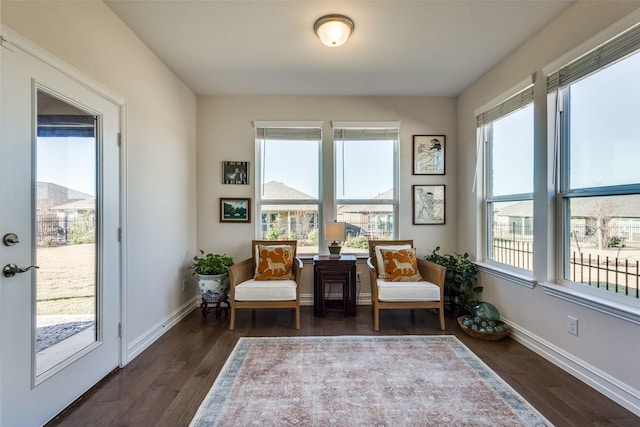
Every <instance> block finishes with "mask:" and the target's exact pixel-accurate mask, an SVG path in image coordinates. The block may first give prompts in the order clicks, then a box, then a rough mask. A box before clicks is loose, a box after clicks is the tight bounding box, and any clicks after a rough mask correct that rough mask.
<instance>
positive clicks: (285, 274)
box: [254, 245, 293, 280]
mask: <svg viewBox="0 0 640 427" xmlns="http://www.w3.org/2000/svg"><path fill="white" fill-rule="evenodd" d="M257 265H258V267H257V269H256V275H255V277H254V279H255V280H293V273H292V272H291V269H292V267H293V247H292V246H285V245H278V246H264V245H258V263H257Z"/></svg>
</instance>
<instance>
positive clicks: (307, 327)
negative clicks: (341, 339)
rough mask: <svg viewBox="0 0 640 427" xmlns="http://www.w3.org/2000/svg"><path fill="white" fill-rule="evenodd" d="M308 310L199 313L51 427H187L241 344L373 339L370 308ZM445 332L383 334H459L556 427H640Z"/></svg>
mask: <svg viewBox="0 0 640 427" xmlns="http://www.w3.org/2000/svg"><path fill="white" fill-rule="evenodd" d="M312 309H313V308H312V307H308V306H307V307H303V308H302V316H301V317H302V321H301V322H302V325H301V328H300V331H296V330H295V328H294V316H293V312H292V311H291V310H258V311H257V312H255V313H252V311H251V310H242V311H240V312H239V313H238V316H237V323H236V330H235V331H233V332H231V331H229V321H228V319H226V320H225V319H218V320H216V319H215V318H214V317H215V316H213V315H211V316H209V319H208V320H207V322H203V321H202V319H201V317H200V311H199V310H194V311H193V312H192V313H191V314H190V315H189V316H187V318H185V319H184V320H182V321H181V322H180V323H179V324H178V325H176V326H175V327H174V328H172V329H171V330H170V331H168V332H167V333H166V334H165V335H164V336H162V337H161V338H160V339H159V340H158V341H157V342H155V343H154V344H153V345H152V346H151V347H150V348H148V349H147V350H146V351H145V352H143V353H142V354H141V355H139V356H138V357H137V358H135V359H134V360H133V361H132V362H130V363H129V364H128V365H127V366H125V367H124V368H123V369H120V370H118V371H116V372H114V373H112V374H111V375H109V376H108V377H107V378H105V379H104V380H103V381H102V382H101V383H100V384H98V385H97V386H96V387H94V388H93V389H92V390H90V391H89V392H88V393H86V394H85V396H83V397H82V398H81V399H79V400H78V401H77V402H76V403H75V404H74V405H72V406H71V407H70V408H68V409H67V410H66V411H64V412H63V413H62V414H60V415H59V416H58V417H57V418H56V419H54V420H53V421H52V422H51V423H49V425H51V426H89V425H90V426H172V427H175V426H187V425H188V424H189V422H190V421H191V419H192V417H193V415H194V414H195V412H196V410H197V409H198V407H199V406H200V403H201V402H202V400H203V399H204V397H205V395H206V394H207V392H208V391H209V389H210V388H211V385H212V384H213V382H214V380H215V379H216V376H217V375H218V372H219V371H220V369H221V368H222V366H223V365H224V363H225V361H226V359H227V357H228V355H229V354H230V353H231V350H232V349H233V348H234V346H235V344H236V342H237V340H238V338H239V337H244V336H296V335H307V336H309V335H374V332H373V316H372V312H371V309H370V307H368V306H359V307H358V315H357V317H355V318H353V317H352V318H344V317H342V315H341V314H340V313H338V312H332V313H329V314H328V315H327V316H326V317H324V318H317V317H314V316H313V312H312ZM446 320H447V330H446V331H445V332H442V331H440V330H439V329H438V319H437V316H436V315H434V314H432V313H430V312H428V311H426V310H416V311H415V312H413V313H412V312H410V311H396V310H387V311H385V312H383V313H381V318H380V332H379V335H434V334H453V335H456V336H457V337H458V338H459V339H460V340H461V341H462V342H463V343H465V344H466V345H467V346H468V347H469V348H470V349H471V350H472V351H473V352H474V353H475V354H476V355H478V356H479V357H480V358H481V359H482V360H483V361H484V362H485V363H486V364H487V365H488V366H490V367H491V368H492V369H493V370H494V371H495V372H496V373H498V374H499V375H500V376H501V377H502V378H503V379H504V380H505V381H506V382H507V383H509V384H510V385H511V386H512V387H513V388H514V389H515V390H516V391H518V393H520V394H521V395H522V396H523V397H524V398H525V399H527V400H528V401H529V402H530V403H531V404H532V405H533V406H535V407H536V408H537V409H538V410H539V411H540V412H541V413H542V414H543V415H544V416H545V417H547V419H548V420H549V421H551V422H552V423H553V424H554V425H556V426H592V425H593V426H638V425H640V418H638V417H636V416H635V415H634V414H633V413H631V412H629V411H627V410H626V409H624V408H623V407H621V406H620V405H618V404H616V403H614V402H613V401H611V400H610V399H608V398H607V397H605V396H603V395H602V394H600V393H598V392H597V391H595V390H593V389H592V388H590V387H589V386H587V385H585V384H584V383H582V382H581V381H579V380H577V379H575V378H574V377H572V376H571V375H569V374H567V373H566V372H564V371H563V370H561V369H560V368H558V367H556V366H554V365H553V364H551V363H550V362H547V361H546V360H545V359H543V358H541V357H540V356H538V355H536V354H535V353H533V352H532V351H530V350H528V349H527V348H525V347H524V346H522V345H521V344H519V343H517V342H515V341H514V340H512V339H511V338H506V339H504V340H502V341H482V340H478V339H475V338H472V337H469V336H467V335H465V334H464V333H463V332H462V331H461V330H460V328H459V326H458V324H457V322H456V321H455V319H452V318H447V319H446Z"/></svg>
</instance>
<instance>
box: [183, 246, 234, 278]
mask: <svg viewBox="0 0 640 427" xmlns="http://www.w3.org/2000/svg"><path fill="white" fill-rule="evenodd" d="M232 265H233V259H232V258H231V257H228V256H227V255H225V254H222V255H221V254H205V253H204V251H203V250H200V256H198V255H196V256H194V257H193V263H191V266H189V268H190V269H191V270H193V274H194V275H196V274H201V275H205V276H208V275H215V274H227V271H228V269H229V267H231V266H232Z"/></svg>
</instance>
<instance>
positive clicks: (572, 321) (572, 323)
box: [567, 316, 578, 336]
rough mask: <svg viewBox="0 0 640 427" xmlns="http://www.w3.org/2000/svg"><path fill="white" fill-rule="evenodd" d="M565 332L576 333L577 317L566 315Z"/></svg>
mask: <svg viewBox="0 0 640 427" xmlns="http://www.w3.org/2000/svg"><path fill="white" fill-rule="evenodd" d="M567 332H569V333H570V334H571V335H576V336H577V335H578V319H577V318H575V317H573V316H567Z"/></svg>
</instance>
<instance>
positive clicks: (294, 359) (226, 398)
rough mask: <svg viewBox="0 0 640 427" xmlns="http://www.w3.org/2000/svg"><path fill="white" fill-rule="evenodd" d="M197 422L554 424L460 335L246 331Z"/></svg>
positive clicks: (198, 413) (203, 406) (315, 424)
mask: <svg viewBox="0 0 640 427" xmlns="http://www.w3.org/2000/svg"><path fill="white" fill-rule="evenodd" d="M191 425H192V426H194V427H195V426H249V425H259V426H550V425H551V423H549V422H548V421H547V420H546V419H545V418H544V417H543V416H542V415H541V414H540V413H539V412H538V411H536V410H535V409H534V408H533V407H532V406H531V405H530V404H529V403H527V402H526V401H525V400H524V399H523V398H522V397H521V396H520V395H518V394H517V393H516V392H515V391H514V390H513V389H512V388H511V387H510V386H509V385H508V384H506V383H505V382H504V381H503V380H502V379H501V378H500V377H498V376H497V375H496V374H495V373H494V372H493V371H492V370H491V369H489V368H488V367H487V366H486V365H485V364H484V363H483V362H482V361H481V360H480V359H479V358H478V357H477V356H475V355H474V354H473V353H472V352H471V351H470V350H469V349H468V348H467V347H466V346H464V345H463V344H462V343H461V342H460V341H459V340H458V339H457V338H456V337H454V336H448V335H440V336H397V337H385V336H381V337H371V336H348V337H347V336H345V337H293V338H287V337H284V338H240V340H239V342H238V344H237V345H236V347H235V349H234V350H233V352H232V353H231V355H230V356H229V359H228V360H227V362H226V364H225V366H224V367H223V368H222V370H221V372H220V374H219V375H218V378H217V379H216V381H215V383H214V384H213V387H212V388H211V390H210V391H209V393H208V395H207V397H206V398H205V399H204V401H203V402H202V405H201V406H200V408H199V409H198V412H197V413H196V415H195V417H194V418H193V420H192V422H191Z"/></svg>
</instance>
